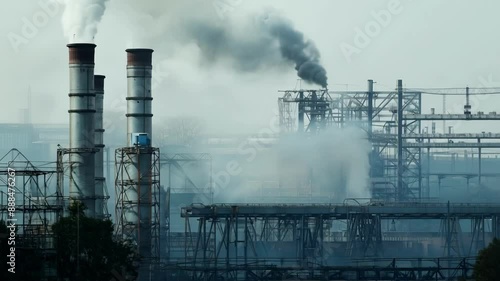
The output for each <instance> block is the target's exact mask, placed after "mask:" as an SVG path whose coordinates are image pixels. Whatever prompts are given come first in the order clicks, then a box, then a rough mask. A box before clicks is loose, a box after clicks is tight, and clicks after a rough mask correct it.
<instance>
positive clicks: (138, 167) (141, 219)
mask: <svg viewBox="0 0 500 281" xmlns="http://www.w3.org/2000/svg"><path fill="white" fill-rule="evenodd" d="M126 52H127V114H126V117H127V143H128V146H129V147H133V146H134V143H133V142H132V135H133V134H134V133H146V134H147V136H148V138H149V140H151V138H152V117H153V114H152V107H151V103H152V100H153V98H152V96H151V78H152V69H153V67H152V55H153V50H151V49H127V50H126ZM149 143H151V141H149ZM149 143H148V144H146V145H145V146H136V147H135V150H134V151H135V153H134V154H132V155H130V157H131V162H132V165H130V166H128V167H127V173H128V174H129V176H130V178H131V179H132V180H134V181H136V182H135V185H136V186H135V188H131V189H129V190H128V191H127V197H128V199H129V200H130V201H131V202H132V203H134V204H137V205H136V207H134V208H131V209H130V210H129V211H127V213H126V214H125V216H126V219H127V222H128V223H130V224H133V225H135V227H136V230H135V231H134V232H135V233H134V236H135V239H136V241H137V243H138V248H139V254H140V255H141V256H142V257H144V258H145V262H147V260H148V259H149V258H151V257H152V251H151V246H152V243H151V240H152V233H151V232H152V225H151V223H152V202H151V200H152V186H151V176H152V152H151V150H150V149H148V148H149ZM148 275H149V273H148V269H147V266H146V264H144V267H143V268H142V270H141V269H140V270H139V279H138V280H146V279H147V278H148Z"/></svg>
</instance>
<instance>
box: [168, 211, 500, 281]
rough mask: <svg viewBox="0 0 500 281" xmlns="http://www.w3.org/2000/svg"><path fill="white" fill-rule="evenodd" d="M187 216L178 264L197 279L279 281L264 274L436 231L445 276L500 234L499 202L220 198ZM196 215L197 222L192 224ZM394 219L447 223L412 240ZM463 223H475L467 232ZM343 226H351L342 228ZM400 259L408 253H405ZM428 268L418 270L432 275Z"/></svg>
mask: <svg viewBox="0 0 500 281" xmlns="http://www.w3.org/2000/svg"><path fill="white" fill-rule="evenodd" d="M182 216H183V217H184V218H185V222H186V223H185V229H186V233H185V235H184V238H185V241H184V247H185V256H184V257H183V258H182V259H179V260H178V263H177V264H178V265H179V266H181V267H182V268H183V270H186V271H188V272H191V273H192V274H193V275H192V278H193V280H206V279H205V278H208V279H217V278H225V280H254V279H252V278H255V276H260V277H259V278H260V279H259V278H258V279H257V280H273V279H270V277H265V276H262V274H263V272H265V271H267V272H269V271H270V270H278V271H281V272H282V273H283V274H285V275H286V274H293V272H294V270H298V269H301V270H303V271H305V272H313V271H315V272H321V271H322V270H323V269H326V268H330V269H332V270H333V269H335V268H337V269H338V267H340V266H341V265H344V266H345V264H344V263H346V262H352V261H353V260H355V259H359V258H361V259H367V258H371V259H375V258H379V259H380V258H381V257H382V255H383V252H384V250H387V249H389V248H390V247H391V246H390V245H392V247H394V245H401V247H406V246H403V245H404V244H398V243H401V242H398V241H414V242H413V243H420V242H419V241H424V240H429V237H435V238H433V239H437V240H438V241H439V244H440V245H442V247H443V249H444V253H443V254H442V255H440V257H445V258H446V259H447V264H445V263H444V260H443V262H442V265H440V266H443V269H444V268H446V269H448V270H447V272H443V274H442V276H441V277H443V278H444V277H450V276H451V275H450V274H451V273H450V270H452V269H454V268H456V265H453V263H454V262H457V261H459V260H462V259H464V258H467V257H468V256H474V255H476V254H477V251H479V250H480V249H482V247H484V245H485V244H486V241H490V240H491V239H493V238H494V237H500V233H499V231H498V230H499V227H500V225H499V218H500V205H499V204H496V205H480V206H478V205H473V204H470V205H468V204H437V203H436V204H421V203H405V204H403V203H401V204H399V203H386V204H370V205H347V204H342V205H331V204H329V205H265V204H254V205H226V204H217V205H209V206H203V205H193V206H189V207H185V208H182ZM193 219H196V221H197V225H196V226H192V223H193V222H194V220H193ZM394 219H397V220H409V221H411V220H434V221H438V222H441V224H442V225H443V228H442V230H441V234H440V232H439V231H436V233H425V234H424V233H423V234H421V235H422V236H421V237H420V238H419V235H417V234H415V235H414V236H413V239H408V238H409V237H408V236H407V233H405V232H394V230H384V227H383V225H387V224H388V223H389V222H391V221H393V220H394ZM460 222H462V223H465V222H470V223H471V226H472V227H471V231H470V233H467V236H468V237H465V236H466V235H465V234H464V233H462V230H461V227H460ZM339 225H347V228H346V229H344V230H343V231H340V228H339ZM486 225H488V227H486ZM487 228H489V230H487ZM440 236H441V238H439V237H440ZM419 239H420V240H419ZM394 257H395V259H403V258H405V256H404V253H401V252H400V253H399V254H396V255H394ZM422 267H423V265H420V266H414V267H413V266H412V267H411V268H414V270H415V272H418V271H421V272H420V273H419V274H423V275H425V274H424V273H423V269H422ZM469 269H470V268H469ZM372 270H374V269H373V268H372ZM361 271H363V272H364V273H366V272H368V271H369V270H368V269H364V270H361ZM436 271H439V270H436ZM469 273H470V272H469ZM435 274H436V273H435ZM324 276H325V275H324ZM427 276H428V275H427ZM455 276H466V275H455ZM434 277H436V275H434ZM441 277H439V276H438V277H437V278H441ZM268 278H269V279H268ZM380 278H381V280H385V279H383V278H382V277H380ZM360 280H363V279H360ZM417 280H420V279H417ZM438 280H443V279H438Z"/></svg>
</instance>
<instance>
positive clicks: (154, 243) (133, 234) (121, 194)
mask: <svg viewBox="0 0 500 281" xmlns="http://www.w3.org/2000/svg"><path fill="white" fill-rule="evenodd" d="M142 155H151V163H150V165H139V164H137V160H136V159H139V158H140V157H139V156H142ZM145 166H148V167H150V169H148V171H140V167H145ZM131 169H135V170H134V171H136V172H135V173H131V172H130V171H131ZM115 173H116V174H115V192H116V207H115V214H116V234H117V235H118V236H119V237H121V238H125V239H129V240H132V241H134V242H135V243H137V247H138V248H140V247H141V246H144V245H141V235H143V236H147V237H151V250H150V256H149V253H148V256H146V257H145V258H146V259H149V258H151V260H152V261H151V262H152V263H154V262H157V261H158V260H159V259H160V249H161V246H160V227H161V226H160V198H159V196H160V150H159V148H154V147H140V146H136V147H124V148H119V149H117V150H116V151H115ZM132 174H135V176H137V177H138V178H136V177H133V176H132ZM144 182H147V183H148V191H147V195H145V196H142V195H143V194H144V191H143V192H141V190H140V189H141V187H144V185H141V184H139V183H144ZM130 194H141V196H135V197H136V198H133V197H130ZM147 205H150V206H151V208H150V215H151V216H149V217H150V218H151V221H140V220H134V219H133V218H132V216H133V217H140V214H139V213H140V209H141V208H140V206H147ZM131 215H132V216H131ZM145 232H147V233H145Z"/></svg>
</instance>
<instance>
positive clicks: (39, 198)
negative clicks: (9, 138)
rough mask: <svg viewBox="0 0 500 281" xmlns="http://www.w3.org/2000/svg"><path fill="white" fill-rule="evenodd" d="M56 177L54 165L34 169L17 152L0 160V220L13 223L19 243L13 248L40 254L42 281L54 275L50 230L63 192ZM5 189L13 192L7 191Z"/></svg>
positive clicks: (57, 214) (11, 152)
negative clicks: (12, 208)
mask: <svg viewBox="0 0 500 281" xmlns="http://www.w3.org/2000/svg"><path fill="white" fill-rule="evenodd" d="M9 171H10V172H11V173H10V175H9ZM58 173H59V170H58V168H57V167H56V163H54V162H43V163H37V165H35V164H34V163H33V162H31V161H30V160H28V159H27V158H26V157H25V156H24V155H23V154H22V153H21V152H20V151H19V150H17V149H12V150H10V151H9V152H8V153H7V154H5V155H4V156H3V157H1V158H0V189H1V191H0V197H1V207H0V220H3V221H5V222H7V221H10V220H12V219H15V220H17V221H15V225H16V227H17V235H18V239H19V240H18V241H16V245H18V247H23V248H27V249H36V250H39V251H41V253H43V256H44V261H45V263H46V264H45V267H44V272H43V274H44V276H45V277H51V276H52V277H53V276H55V274H56V273H55V272H54V271H53V269H54V268H55V266H54V265H55V257H56V255H55V254H56V253H55V250H54V244H53V233H52V231H51V226H52V224H53V223H55V222H56V221H57V220H58V219H59V218H60V217H61V216H62V213H63V205H62V198H63V189H61V188H60V186H57V185H56V184H54V178H55V177H56V176H57V175H58ZM13 175H14V176H13ZM9 178H11V180H9ZM12 179H14V181H12ZM9 182H10V184H9ZM12 183H15V184H14V185H13V184H12ZM9 187H10V188H13V190H14V191H13V192H12V191H9V189H8V188H9ZM11 196H13V198H15V201H13V202H14V204H15V211H14V212H11V211H9V206H8V202H11V199H9V197H11ZM12 214H13V216H11V215H12Z"/></svg>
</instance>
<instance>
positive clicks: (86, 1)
mask: <svg viewBox="0 0 500 281" xmlns="http://www.w3.org/2000/svg"><path fill="white" fill-rule="evenodd" d="M107 1H108V0H64V6H65V8H64V13H63V16H62V24H63V30H64V34H65V36H66V37H67V38H68V39H69V41H70V42H92V41H93V40H94V37H95V35H96V34H97V26H98V25H99V23H100V22H101V19H102V16H103V15H104V11H105V10H106V2H107Z"/></svg>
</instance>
